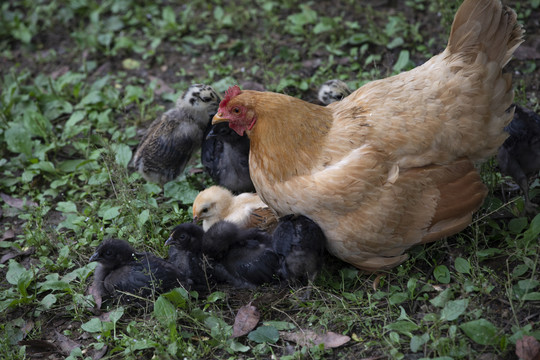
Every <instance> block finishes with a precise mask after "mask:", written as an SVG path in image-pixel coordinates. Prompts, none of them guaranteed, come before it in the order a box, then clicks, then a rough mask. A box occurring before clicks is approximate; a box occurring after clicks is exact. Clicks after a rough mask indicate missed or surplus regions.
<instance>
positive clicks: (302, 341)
mask: <svg viewBox="0 0 540 360" xmlns="http://www.w3.org/2000/svg"><path fill="white" fill-rule="evenodd" d="M279 335H280V337H281V338H282V339H284V340H288V341H292V342H295V343H297V344H298V345H300V346H308V347H311V346H315V345H319V344H324V347H325V349H330V348H336V347H339V346H341V345H344V344H346V343H348V342H349V341H350V340H351V338H350V337H349V336H347V335H341V334H336V333H334V332H332V331H329V332H327V333H324V334H319V333H316V332H315V331H311V330H303V331H296V332H287V331H280V332H279Z"/></svg>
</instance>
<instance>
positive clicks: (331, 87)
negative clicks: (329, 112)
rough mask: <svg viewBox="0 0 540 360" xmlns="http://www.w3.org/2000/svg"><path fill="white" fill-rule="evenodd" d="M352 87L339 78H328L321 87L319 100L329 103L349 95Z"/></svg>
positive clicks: (324, 103) (325, 103)
mask: <svg viewBox="0 0 540 360" xmlns="http://www.w3.org/2000/svg"><path fill="white" fill-rule="evenodd" d="M351 92H352V91H351V89H350V88H349V86H348V85H347V84H345V83H344V82H343V81H341V80H338V79H332V80H328V81H327V82H325V83H324V84H322V86H321V88H320V89H319V95H318V97H319V101H320V102H321V103H322V104H323V105H328V104H331V103H333V102H336V101H340V100H342V99H343V98H345V97H347V96H349V94H350V93H351Z"/></svg>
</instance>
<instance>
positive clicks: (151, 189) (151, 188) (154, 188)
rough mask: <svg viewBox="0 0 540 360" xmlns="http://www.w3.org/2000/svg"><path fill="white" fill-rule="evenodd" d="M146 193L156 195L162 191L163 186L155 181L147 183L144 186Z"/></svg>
mask: <svg viewBox="0 0 540 360" xmlns="http://www.w3.org/2000/svg"><path fill="white" fill-rule="evenodd" d="M142 188H143V190H144V192H145V193H147V194H148V195H156V194H159V193H160V192H161V187H160V186H159V185H157V184H154V183H146V184H143V186H142Z"/></svg>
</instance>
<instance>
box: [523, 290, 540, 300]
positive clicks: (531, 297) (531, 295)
mask: <svg viewBox="0 0 540 360" xmlns="http://www.w3.org/2000/svg"><path fill="white" fill-rule="evenodd" d="M521 300H528V301H540V292H536V291H535V292H531V293H528V294H525V295H523V296H522V297H521Z"/></svg>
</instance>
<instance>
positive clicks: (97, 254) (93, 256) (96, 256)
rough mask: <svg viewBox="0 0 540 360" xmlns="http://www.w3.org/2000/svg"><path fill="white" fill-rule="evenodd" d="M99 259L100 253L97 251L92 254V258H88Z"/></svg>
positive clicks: (90, 260) (91, 259) (89, 260)
mask: <svg viewBox="0 0 540 360" xmlns="http://www.w3.org/2000/svg"><path fill="white" fill-rule="evenodd" d="M98 260H99V253H98V252H97V251H96V252H95V253H94V254H93V255H92V256H90V259H88V262H92V261H98Z"/></svg>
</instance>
